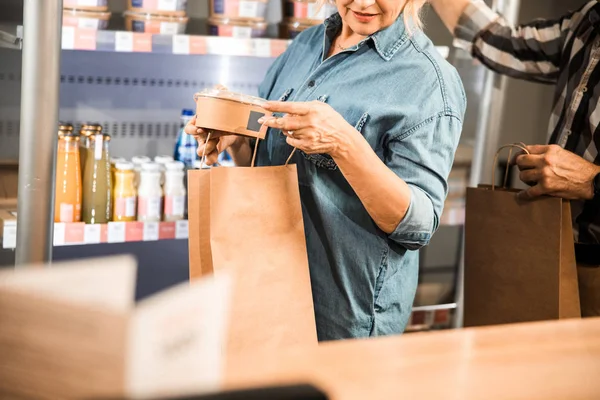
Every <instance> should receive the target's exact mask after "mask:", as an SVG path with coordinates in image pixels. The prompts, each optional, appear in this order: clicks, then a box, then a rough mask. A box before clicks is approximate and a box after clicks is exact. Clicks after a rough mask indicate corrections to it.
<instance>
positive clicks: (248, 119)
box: [194, 88, 272, 139]
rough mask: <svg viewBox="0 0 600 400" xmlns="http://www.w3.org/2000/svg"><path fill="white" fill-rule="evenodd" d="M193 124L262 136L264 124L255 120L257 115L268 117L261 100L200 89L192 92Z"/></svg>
mask: <svg viewBox="0 0 600 400" xmlns="http://www.w3.org/2000/svg"><path fill="white" fill-rule="evenodd" d="M194 100H195V101H196V125H197V126H198V127H200V128H207V129H209V130H216V131H224V132H230V133H236V134H238V135H244V136H250V137H258V138H261V139H264V138H265V135H266V134H267V127H266V126H264V125H261V124H259V123H258V120H259V119H260V118H261V117H265V116H266V117H270V116H271V115H272V114H271V112H269V111H267V110H265V109H264V108H262V107H263V105H264V104H265V100H263V99H261V98H258V97H253V96H248V95H245V94H240V93H235V92H230V91H228V90H222V89H218V88H211V89H204V90H203V91H201V92H199V93H196V94H195V95H194Z"/></svg>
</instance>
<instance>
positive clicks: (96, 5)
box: [63, 0, 108, 11]
mask: <svg viewBox="0 0 600 400" xmlns="http://www.w3.org/2000/svg"><path fill="white" fill-rule="evenodd" d="M63 8H70V9H77V10H86V11H108V3H107V0H63Z"/></svg>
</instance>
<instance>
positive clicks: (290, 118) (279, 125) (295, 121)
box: [258, 115, 307, 132]
mask: <svg viewBox="0 0 600 400" xmlns="http://www.w3.org/2000/svg"><path fill="white" fill-rule="evenodd" d="M258 123H259V124H264V125H266V126H268V127H269V128H276V129H281V130H282V131H284V132H287V131H297V130H300V129H302V128H306V126H307V121H306V119H305V118H303V117H299V116H296V115H286V116H285V117H281V118H264V117H263V118H261V119H259V120H258Z"/></svg>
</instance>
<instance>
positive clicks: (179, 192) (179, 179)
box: [165, 161, 186, 221]
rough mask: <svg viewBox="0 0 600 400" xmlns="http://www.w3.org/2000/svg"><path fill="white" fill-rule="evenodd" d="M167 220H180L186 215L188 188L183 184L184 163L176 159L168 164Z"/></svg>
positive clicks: (166, 182) (166, 183)
mask: <svg viewBox="0 0 600 400" xmlns="http://www.w3.org/2000/svg"><path fill="white" fill-rule="evenodd" d="M166 167H167V171H166V172H165V221H179V220H181V219H184V217H185V206H186V190H185V186H184V184H183V178H184V176H185V172H184V167H185V166H184V164H183V163H182V162H181V161H175V162H172V163H169V164H167V165H166Z"/></svg>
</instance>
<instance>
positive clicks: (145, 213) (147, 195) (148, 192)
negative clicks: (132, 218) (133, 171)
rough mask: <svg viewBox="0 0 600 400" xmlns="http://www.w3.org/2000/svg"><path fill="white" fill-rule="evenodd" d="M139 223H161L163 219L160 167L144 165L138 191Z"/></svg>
mask: <svg viewBox="0 0 600 400" xmlns="http://www.w3.org/2000/svg"><path fill="white" fill-rule="evenodd" d="M137 196H138V217H137V220H138V221H144V222H159V221H160V220H161V217H162V200H163V190H162V188H161V186H160V165H158V164H157V163H145V164H143V165H142V171H141V173H140V181H139V186H138V190H137Z"/></svg>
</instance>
